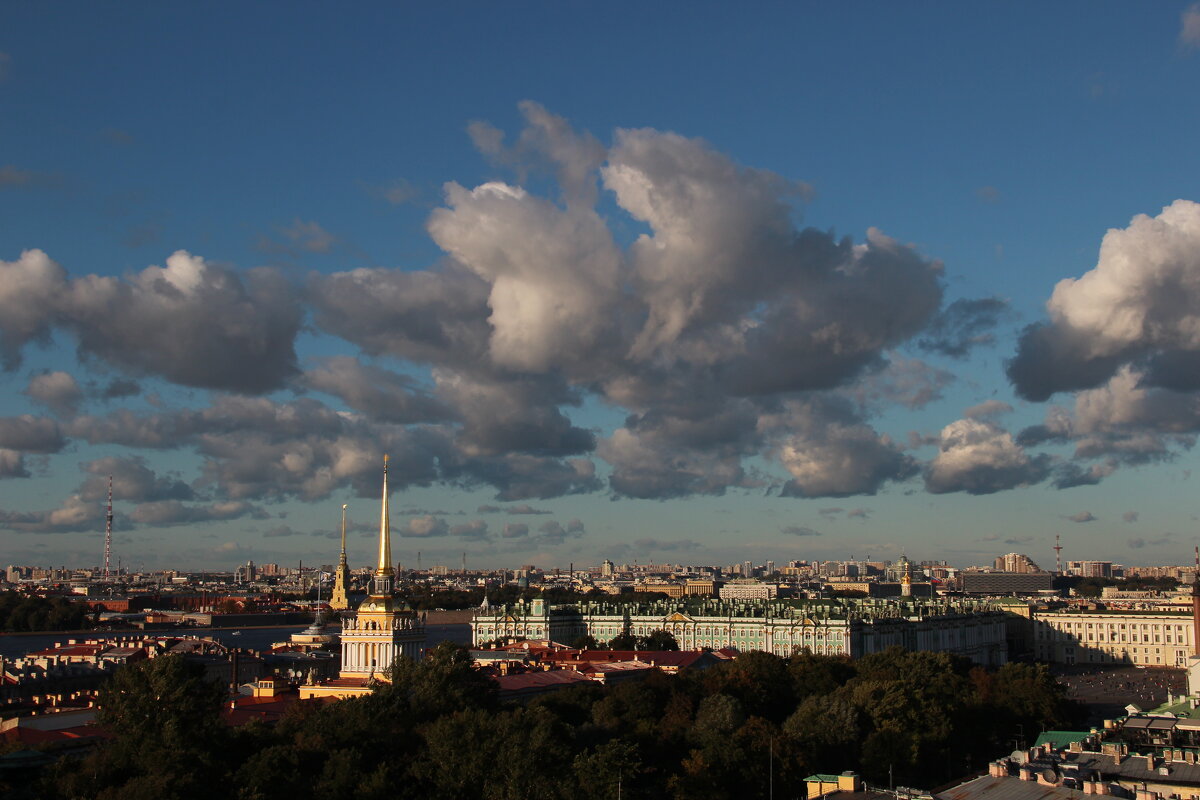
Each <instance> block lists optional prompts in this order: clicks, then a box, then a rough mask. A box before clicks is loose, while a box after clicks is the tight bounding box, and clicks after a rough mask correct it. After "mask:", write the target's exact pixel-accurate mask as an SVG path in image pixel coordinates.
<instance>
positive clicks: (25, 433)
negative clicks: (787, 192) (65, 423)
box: [0, 414, 67, 453]
mask: <svg viewBox="0 0 1200 800" xmlns="http://www.w3.org/2000/svg"><path fill="white" fill-rule="evenodd" d="M66 444H67V440H66V438H65V437H64V436H63V431H62V428H61V427H60V426H59V424H58V423H57V422H55V421H54V420H52V419H50V418H48V417H35V416H33V415H32V414H22V415H21V416H19V417H0V448H3V449H6V450H19V451H21V452H24V453H57V452H59V451H60V450H62V449H63V447H65V446H66Z"/></svg>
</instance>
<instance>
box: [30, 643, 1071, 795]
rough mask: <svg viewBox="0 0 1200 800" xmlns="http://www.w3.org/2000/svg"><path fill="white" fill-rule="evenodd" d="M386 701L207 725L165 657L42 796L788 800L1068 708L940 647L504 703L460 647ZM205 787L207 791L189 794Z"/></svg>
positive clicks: (718, 671)
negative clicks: (812, 784) (106, 735)
mask: <svg viewBox="0 0 1200 800" xmlns="http://www.w3.org/2000/svg"><path fill="white" fill-rule="evenodd" d="M392 679H393V682H392V684H391V685H385V686H383V687H381V688H380V690H379V691H377V692H376V693H375V694H373V695H371V696H369V697H364V698H359V699H354V700H343V701H339V702H336V703H327V704H299V705H298V706H297V707H296V708H295V709H294V710H293V711H292V712H290V713H289V714H288V715H287V716H286V717H285V718H284V720H283V721H281V722H280V723H279V724H278V725H276V726H274V727H266V726H261V725H249V726H245V727H243V728H239V729H230V728H227V727H225V726H223V725H220V724H218V723H217V722H216V720H217V710H218V705H219V702H220V690H219V689H213V688H212V687H211V686H209V685H206V684H203V683H202V682H198V680H199V679H198V678H197V677H196V676H195V675H194V674H192V673H189V672H188V671H187V670H186V669H184V668H183V665H182V663H180V662H177V661H175V660H174V659H169V658H160V659H155V660H154V661H152V662H148V663H147V664H146V665H144V666H141V667H138V668H131V669H128V670H125V671H123V672H122V673H121V674H120V675H119V676H118V677H117V678H116V679H114V680H113V682H112V683H111V684H110V687H109V688H108V689H107V690H106V691H105V694H104V695H103V696H102V697H101V715H102V719H103V720H104V721H105V722H106V724H108V725H109V726H110V727H111V729H112V730H113V731H114V733H115V734H116V737H115V738H114V740H113V741H112V742H110V743H109V744H107V745H106V746H104V747H103V748H102V749H100V750H98V751H97V752H95V753H93V754H92V755H90V756H89V757H87V758H85V759H83V760H81V761H79V762H65V763H63V764H61V765H60V766H59V767H57V768H56V770H55V771H53V773H52V774H50V775H48V776H47V779H46V785H45V786H44V787H43V791H42V794H43V795H44V796H46V797H64V798H65V797H71V798H76V797H78V798H109V797H114V798H115V797H117V796H120V797H122V798H140V797H147V798H148V797H151V796H154V797H156V798H157V797H161V798H173V797H187V796H201V795H203V794H211V795H215V796H226V797H236V798H245V799H246V800H269V799H271V798H286V800H305V799H306V798H318V797H319V798H322V800H324V798H333V799H334V800H340V799H341V798H345V799H346V800H350V799H351V798H354V800H373V799H374V798H381V799H382V798H385V797H386V798H408V797H412V798H418V797H419V798H435V799H436V798H460V797H481V798H489V799H491V800H509V798H512V799H514V800H515V799H516V798H539V799H541V800H555V799H556V798H564V799H565V798H579V797H588V798H598V799H599V798H610V797H616V796H617V794H618V786H619V787H620V788H619V792H620V796H621V797H622V798H639V797H642V798H649V797H655V798H658V797H676V798H683V797H687V798H711V799H713V800H717V799H719V798H733V797H738V798H742V797H747V798H755V797H765V796H766V793H767V786H768V785H769V783H770V781H771V780H772V779H773V781H774V786H775V790H776V792H778V794H779V796H781V797H793V796H797V795H799V794H801V793H802V792H803V789H804V787H803V779H804V777H805V776H806V775H809V774H812V773H813V772H840V771H842V770H846V769H854V770H857V771H859V772H861V773H862V774H864V775H865V776H866V777H867V779H868V780H870V781H872V782H874V783H876V784H877V785H887V782H888V780H889V773H890V776H891V778H892V779H894V781H895V782H896V783H899V784H907V785H915V786H923V787H932V786H934V785H938V784H940V783H942V782H944V781H945V780H947V779H949V778H952V777H955V776H958V775H961V774H964V773H966V772H967V771H968V770H969V769H972V768H977V767H979V766H980V765H982V764H983V763H985V762H986V761H987V760H988V759H989V758H994V757H995V756H996V755H997V754H999V753H1002V752H1004V751H1005V750H1007V749H1008V747H1009V740H1010V738H1011V737H1012V736H1013V734H1014V733H1015V731H1016V730H1017V726H1018V725H1023V726H1024V728H1025V730H1037V729H1038V728H1039V727H1041V726H1045V727H1063V726H1069V725H1072V724H1074V723H1076V722H1077V719H1076V718H1075V716H1074V715H1075V713H1076V709H1075V708H1074V707H1073V705H1072V704H1071V703H1069V702H1068V701H1067V700H1066V699H1065V698H1064V694H1063V691H1062V689H1061V688H1060V686H1059V685H1058V684H1057V683H1056V682H1055V681H1054V679H1053V678H1052V677H1051V676H1050V674H1049V673H1048V672H1047V670H1046V669H1045V668H1044V667H1040V666H1031V665H1026V664H1010V665H1008V666H1005V667H1003V668H1001V669H999V670H996V671H988V670H984V669H982V668H979V667H975V666H973V665H972V664H971V663H970V662H968V661H966V660H964V659H961V658H957V657H954V656H950V655H946V654H939V653H911V652H904V651H901V650H890V651H888V652H886V653H881V654H878V655H873V656H868V657H866V658H863V659H860V660H858V661H850V660H849V659H845V658H841V657H834V656H816V655H811V654H807V653H801V654H797V655H795V656H793V657H792V658H790V659H781V658H777V657H776V656H773V655H770V654H767V653H761V652H751V653H745V654H743V655H742V656H741V657H739V658H738V659H736V660H734V661H732V662H730V663H727V664H722V665H718V666H716V667H713V668H711V669H708V670H704V671H700V672H690V673H683V674H681V675H678V676H667V675H663V674H659V673H656V674H653V675H651V676H650V677H648V678H647V679H645V680H643V681H641V682H635V683H625V684H620V685H617V686H614V687H604V686H600V685H588V686H583V687H576V688H572V689H567V690H563V691H561V692H557V693H553V694H548V695H544V696H542V697H539V698H536V699H535V700H534V701H532V702H531V703H529V704H528V705H526V706H505V705H502V704H500V703H499V702H498V700H497V697H496V692H495V688H494V685H493V683H492V682H491V681H490V680H488V679H486V678H484V677H482V676H480V675H479V673H478V672H476V671H475V670H474V669H472V668H471V665H470V661H469V658H468V656H467V654H466V653H465V652H464V651H463V650H462V649H461V648H457V647H455V646H453V645H449V644H443V645H439V646H438V647H436V648H434V649H433V650H431V651H430V652H429V654H428V657H427V658H426V659H424V660H423V661H421V662H419V663H414V662H411V661H407V660H404V661H401V662H400V663H398V664H397V665H396V667H395V669H394V670H393V671H392ZM200 787H202V788H203V792H201V794H200V795H197V794H189V793H190V792H197V791H198V790H199V788H200Z"/></svg>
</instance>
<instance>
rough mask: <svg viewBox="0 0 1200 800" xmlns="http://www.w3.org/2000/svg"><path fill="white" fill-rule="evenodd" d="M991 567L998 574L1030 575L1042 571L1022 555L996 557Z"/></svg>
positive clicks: (1030, 559) (1008, 554) (1010, 554)
mask: <svg viewBox="0 0 1200 800" xmlns="http://www.w3.org/2000/svg"><path fill="white" fill-rule="evenodd" d="M993 566H994V567H995V569H997V570H998V571H1000V572H1020V573H1023V574H1030V573H1033V572H1041V571H1042V568H1041V567H1039V566H1038V565H1037V564H1035V563H1034V562H1033V559H1032V558H1030V557H1029V556H1027V555H1025V554H1024V553H1006V554H1005V555H1002V556H997V557H996V561H995V562H994V564H993Z"/></svg>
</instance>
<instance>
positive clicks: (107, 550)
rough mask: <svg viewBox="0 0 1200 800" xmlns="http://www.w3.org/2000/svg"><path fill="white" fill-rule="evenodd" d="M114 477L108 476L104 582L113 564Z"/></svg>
mask: <svg viewBox="0 0 1200 800" xmlns="http://www.w3.org/2000/svg"><path fill="white" fill-rule="evenodd" d="M112 521H113V512H112V475H109V476H108V510H107V511H106V512H105V514H104V580H105V582H106V583H107V582H108V579H109V571H108V568H109V564H110V563H111V562H112Z"/></svg>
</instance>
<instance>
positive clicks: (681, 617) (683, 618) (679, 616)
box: [663, 611, 695, 622]
mask: <svg viewBox="0 0 1200 800" xmlns="http://www.w3.org/2000/svg"><path fill="white" fill-rule="evenodd" d="M663 621H664V622H695V620H694V619H692V618H691V617H689V616H688V615H687V614H684V613H683V612H681V611H676V612H675V613H673V614H671V615H670V616H668V617H666V619H664V620H663Z"/></svg>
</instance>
